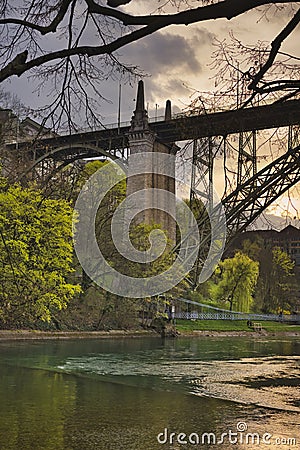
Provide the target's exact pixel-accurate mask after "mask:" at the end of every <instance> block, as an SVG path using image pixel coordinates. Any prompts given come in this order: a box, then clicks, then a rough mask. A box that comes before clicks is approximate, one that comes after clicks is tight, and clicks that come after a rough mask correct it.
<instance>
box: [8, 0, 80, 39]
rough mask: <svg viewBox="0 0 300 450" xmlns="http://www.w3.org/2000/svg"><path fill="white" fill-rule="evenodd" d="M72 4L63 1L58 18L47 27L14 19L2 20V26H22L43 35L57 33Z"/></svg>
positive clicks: (68, 0)
mask: <svg viewBox="0 0 300 450" xmlns="http://www.w3.org/2000/svg"><path fill="white" fill-rule="evenodd" d="M70 3H72V0H62V2H61V6H60V9H59V11H58V13H57V15H56V17H55V18H54V19H53V20H52V22H51V23H50V24H49V25H48V26H46V27H43V26H41V25H38V24H36V23H33V22H29V21H27V20H22V19H13V18H11V19H10V18H6V19H0V25H8V24H14V25H21V26H23V27H26V28H31V29H32V30H36V31H39V32H40V33H41V34H42V35H45V34H48V33H55V32H56V30H57V27H58V25H59V24H60V23H61V22H62V21H63V19H64V17H65V15H66V13H67V11H68V8H69V5H70Z"/></svg>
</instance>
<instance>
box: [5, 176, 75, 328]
mask: <svg viewBox="0 0 300 450" xmlns="http://www.w3.org/2000/svg"><path fill="white" fill-rule="evenodd" d="M72 213H73V211H72V208H71V205H70V204H69V203H68V202H66V201H65V200H53V199H49V198H48V199H45V198H43V196H42V193H41V192H40V191H39V190H36V189H35V188H33V187H30V188H26V189H24V188H22V187H21V186H20V185H18V184H15V185H8V184H7V182H6V180H5V179H3V178H2V179H1V183H0V268H1V269H0V319H1V322H2V324H5V325H6V326H8V325H14V326H16V325H17V326H21V325H28V324H30V323H34V322H35V321H37V320H42V321H50V319H51V316H52V314H53V313H54V312H55V311H58V310H60V309H62V308H66V306H67V304H68V303H69V301H70V300H71V299H72V298H73V297H74V296H75V295H76V294H77V293H78V292H79V291H80V287H79V286H78V285H76V284H72V283H70V282H68V281H67V277H68V276H69V275H70V274H71V273H72V271H73V268H72V257H73V249H72Z"/></svg>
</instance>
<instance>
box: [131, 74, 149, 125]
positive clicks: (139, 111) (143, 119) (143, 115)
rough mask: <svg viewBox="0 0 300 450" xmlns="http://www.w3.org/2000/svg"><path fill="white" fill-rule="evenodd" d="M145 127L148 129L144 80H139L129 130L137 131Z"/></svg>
mask: <svg viewBox="0 0 300 450" xmlns="http://www.w3.org/2000/svg"><path fill="white" fill-rule="evenodd" d="M147 129H149V125H148V114H147V111H146V110H145V95H144V82H143V81H142V80H140V81H139V84H138V91H137V97H136V106H135V111H134V113H133V116H132V118H131V127H130V130H131V131H138V130H147Z"/></svg>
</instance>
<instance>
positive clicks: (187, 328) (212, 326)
mask: <svg viewBox="0 0 300 450" xmlns="http://www.w3.org/2000/svg"><path fill="white" fill-rule="evenodd" d="M260 323H261V324H262V328H263V329H264V330H266V331H270V332H276V331H278V332H280V331H295V332H300V325H288V324H284V323H278V322H260ZM176 328H177V329H178V331H180V332H182V333H189V332H190V333H192V332H193V331H197V330H198V331H199V330H203V331H247V332H249V333H251V332H253V330H252V329H250V328H248V327H247V322H246V321H244V320H236V321H231V320H195V321H192V320H177V321H176Z"/></svg>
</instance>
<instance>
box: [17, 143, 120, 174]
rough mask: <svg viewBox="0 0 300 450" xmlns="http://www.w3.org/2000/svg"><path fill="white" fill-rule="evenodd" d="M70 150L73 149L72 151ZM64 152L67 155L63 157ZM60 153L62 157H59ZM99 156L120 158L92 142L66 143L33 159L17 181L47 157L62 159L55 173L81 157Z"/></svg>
mask: <svg viewBox="0 0 300 450" xmlns="http://www.w3.org/2000/svg"><path fill="white" fill-rule="evenodd" d="M70 150H72V153H71V152H70ZM64 153H65V154H66V155H65V156H64V157H63V154H64ZM60 154H61V157H60V158H59V156H60ZM99 156H105V157H106V158H110V159H112V160H116V159H119V158H118V156H116V155H114V154H112V153H111V152H109V151H107V150H104V149H102V148H100V147H98V146H96V145H91V144H75V145H72V146H70V145H64V146H61V147H57V148H54V149H51V150H49V151H48V152H45V153H44V154H43V155H41V156H40V157H39V158H37V159H36V160H35V161H33V163H32V164H31V165H30V166H29V167H27V169H26V170H25V171H24V172H22V173H21V175H20V176H19V178H18V180H17V181H21V180H22V179H23V178H24V177H26V175H28V174H29V173H30V172H31V171H32V170H34V169H35V168H36V167H37V166H38V165H39V164H41V163H42V162H44V161H46V160H47V159H53V160H59V161H62V164H61V165H60V166H59V167H58V168H56V169H55V170H54V171H55V173H57V172H59V171H60V170H62V169H63V168H64V167H66V166H67V165H68V164H72V163H73V162H75V161H78V160H79V159H86V158H96V157H99ZM51 176H52V174H50V177H51Z"/></svg>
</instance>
